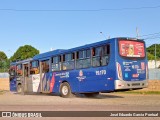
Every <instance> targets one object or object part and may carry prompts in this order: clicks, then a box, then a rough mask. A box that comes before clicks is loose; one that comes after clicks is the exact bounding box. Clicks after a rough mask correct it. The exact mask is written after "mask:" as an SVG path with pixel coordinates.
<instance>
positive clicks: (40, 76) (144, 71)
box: [22, 37, 148, 97]
mask: <svg viewBox="0 0 160 120" xmlns="http://www.w3.org/2000/svg"><path fill="white" fill-rule="evenodd" d="M22 66H24V71H26V73H28V74H27V75H23V79H24V78H25V79H24V80H25V85H26V86H25V90H26V91H28V92H48V93H58V94H60V96H62V97H70V96H71V95H72V94H76V93H82V94H85V95H86V96H95V95H98V94H99V93H100V92H111V91H117V90H129V89H141V88H145V87H147V85H148V81H147V79H148V64H147V56H146V46H145V42H144V41H143V40H140V39H135V38H126V37H124V38H112V39H108V40H104V41H100V42H96V43H92V44H87V45H84V46H80V47H75V48H72V49H67V50H63V49H58V50H55V51H50V52H46V53H42V54H38V55H36V56H34V57H33V58H32V59H31V60H30V61H29V62H28V63H25V64H24V63H23V62H22ZM26 66H28V67H26ZM24 73H25V72H23V74H24Z"/></svg>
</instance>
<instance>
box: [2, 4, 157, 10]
mask: <svg viewBox="0 0 160 120" xmlns="http://www.w3.org/2000/svg"><path fill="white" fill-rule="evenodd" d="M156 8H160V5H158V6H148V7H132V8H117V9H116V8H109V9H88V10H84V9H79V10H76V9H75V10H67V9H66V10H65V9H64V10H51V9H48V10H47V9H42V10H40V9H34V10H31V9H7V8H4V9H0V11H13V12H99V11H122V10H141V9H156Z"/></svg>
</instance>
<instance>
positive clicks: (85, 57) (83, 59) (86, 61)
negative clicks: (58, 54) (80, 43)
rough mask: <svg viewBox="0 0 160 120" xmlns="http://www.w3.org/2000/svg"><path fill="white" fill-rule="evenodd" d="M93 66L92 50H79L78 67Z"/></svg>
mask: <svg viewBox="0 0 160 120" xmlns="http://www.w3.org/2000/svg"><path fill="white" fill-rule="evenodd" d="M90 66H91V50H90V49H87V50H82V51H78V52H77V62H76V68H77V69H80V68H88V67H90Z"/></svg>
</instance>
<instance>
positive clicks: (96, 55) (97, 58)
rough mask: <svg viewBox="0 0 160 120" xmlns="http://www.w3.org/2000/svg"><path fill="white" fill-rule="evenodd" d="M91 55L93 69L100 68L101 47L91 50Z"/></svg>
mask: <svg viewBox="0 0 160 120" xmlns="http://www.w3.org/2000/svg"><path fill="white" fill-rule="evenodd" d="M92 53H94V54H93V56H92V66H93V67H97V66H101V55H102V54H101V53H102V50H101V47H96V48H93V49H92Z"/></svg>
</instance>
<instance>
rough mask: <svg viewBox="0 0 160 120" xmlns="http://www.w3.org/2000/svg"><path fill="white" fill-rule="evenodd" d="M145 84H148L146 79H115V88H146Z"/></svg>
mask: <svg viewBox="0 0 160 120" xmlns="http://www.w3.org/2000/svg"><path fill="white" fill-rule="evenodd" d="M147 86H148V80H143V81H124V80H115V90H123V89H139V88H146V87H147Z"/></svg>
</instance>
